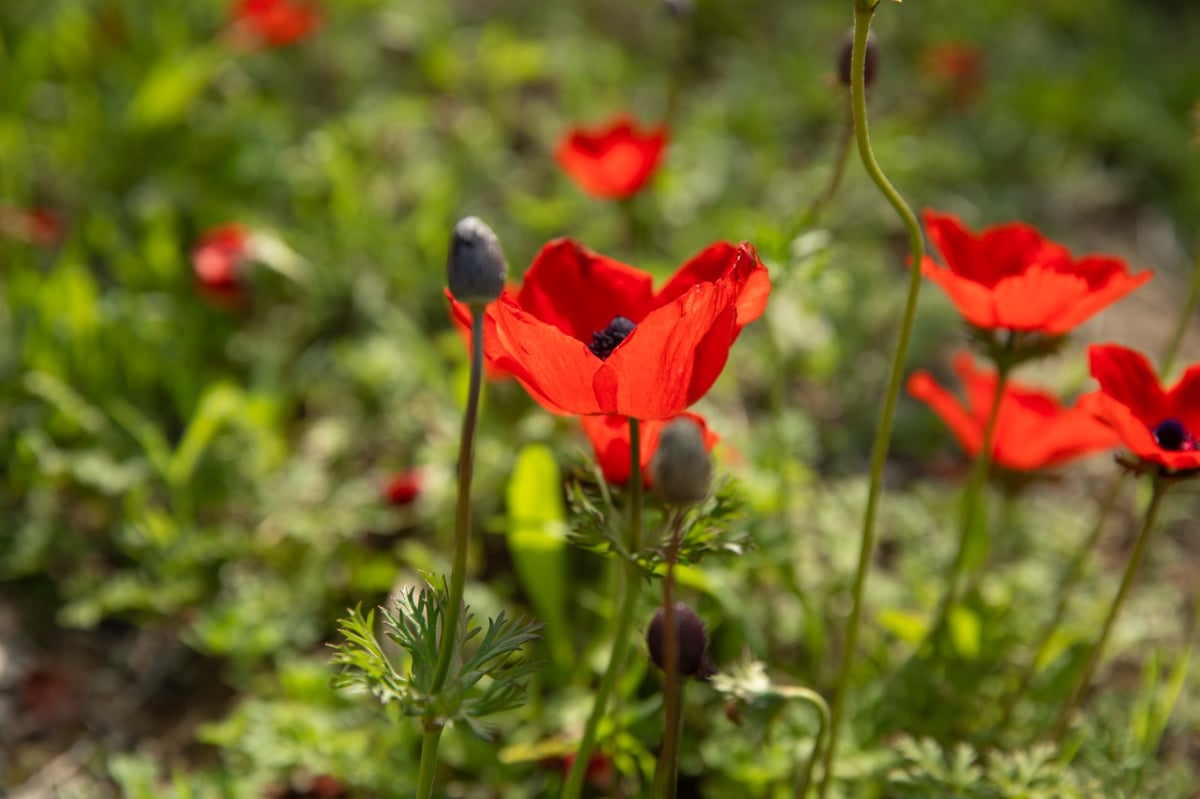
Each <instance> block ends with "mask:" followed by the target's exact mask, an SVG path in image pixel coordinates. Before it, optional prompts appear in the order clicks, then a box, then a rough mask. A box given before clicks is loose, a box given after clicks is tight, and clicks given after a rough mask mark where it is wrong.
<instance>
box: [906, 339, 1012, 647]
mask: <svg viewBox="0 0 1200 799" xmlns="http://www.w3.org/2000/svg"><path fill="white" fill-rule="evenodd" d="M1011 341H1012V339H1011V337H1010V339H1009V342H1010V344H1011ZM1009 368H1010V367H1009V365H1008V364H1006V363H1003V362H1001V363H997V364H996V387H995V389H994V390H993V392H992V400H991V405H990V407H989V408H988V417H987V422H986V423H985V424H984V426H983V441H982V442H981V443H980V445H979V447H980V448H979V454H978V455H977V456H975V465H974V468H972V470H971V479H970V481H969V482H968V483H967V487H966V490H965V491H963V498H962V518H961V519H960V520H959V528H958V547H957V550H956V551H955V553H954V560H953V561H951V562H950V568H949V570H947V572H946V578H945V585H946V593H945V595H944V596H943V597H942V602H941V604H940V605H939V606H938V612H937V615H935V616H934V622H933V624H932V625H930V627H929V630H930V633H929V635H928V636H927V637H926V641H930V642H933V643H934V644H935V645H936V643H937V639H938V637H939V636H940V635H941V634H942V632H943V631H944V630H945V628H946V624H947V622H948V621H949V619H950V612H951V611H952V610H953V609H954V606H955V605H957V604H958V602H959V599H960V594H961V593H962V585H961V584H962V579H963V572H964V571H966V567H967V561H968V557H967V556H968V554H969V553H970V550H971V546H970V545H971V536H972V534H973V533H974V531H975V529H976V525H977V524H978V519H979V516H980V513H981V511H982V508H983V492H984V490H985V489H986V488H987V478H988V474H989V472H990V471H991V467H992V449H993V448H994V446H995V439H996V422H997V421H998V420H999V418H1000V406H1001V404H1002V400H1003V398H1004V387H1005V386H1006V385H1007V384H1008V373H1009Z"/></svg>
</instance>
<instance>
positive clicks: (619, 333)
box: [588, 316, 637, 361]
mask: <svg viewBox="0 0 1200 799" xmlns="http://www.w3.org/2000/svg"><path fill="white" fill-rule="evenodd" d="M636 327H637V325H635V324H634V323H633V322H631V321H629V320H628V319H626V318H625V317H624V316H614V317H613V319H612V321H611V322H609V323H608V327H606V328H604V329H603V330H597V331H596V332H595V333H592V343H591V344H589V345H588V349H589V350H591V351H592V354H593V355H595V356H596V357H597V358H599V359H600V360H602V361H603V360H605V359H606V358H608V356H610V355H612V352H613V350H615V349H616V348H617V345H618V344H620V343H621V342H622V341H624V340H625V339H626V338H627V337H628V336H629V334H630V333H632V332H633V330H634V328H636Z"/></svg>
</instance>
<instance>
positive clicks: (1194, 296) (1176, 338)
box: [1158, 249, 1200, 380]
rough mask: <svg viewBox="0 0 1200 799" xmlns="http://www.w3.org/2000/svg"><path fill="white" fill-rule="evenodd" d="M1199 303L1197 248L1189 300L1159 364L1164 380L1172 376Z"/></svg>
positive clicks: (1199, 257)
mask: <svg viewBox="0 0 1200 799" xmlns="http://www.w3.org/2000/svg"><path fill="white" fill-rule="evenodd" d="M1197 303H1200V249H1198V250H1196V262H1195V265H1194V266H1193V267H1192V282H1191V286H1190V288H1189V290H1188V297H1187V302H1185V303H1184V304H1183V309H1182V310H1181V311H1180V312H1179V318H1178V319H1177V320H1176V321H1175V331H1174V332H1173V333H1172V334H1171V340H1170V342H1169V343H1168V344H1167V349H1166V351H1165V352H1164V353H1163V356H1162V363H1161V364H1160V366H1159V370H1158V373H1159V374H1160V375H1162V376H1163V379H1164V380H1165V379H1167V378H1169V377H1170V376H1171V367H1173V366H1174V365H1175V356H1176V355H1178V354H1179V344H1180V343H1181V342H1182V341H1183V334H1184V333H1186V332H1187V329H1188V326H1189V325H1190V324H1191V322H1192V312H1193V311H1195V310H1196V304H1197Z"/></svg>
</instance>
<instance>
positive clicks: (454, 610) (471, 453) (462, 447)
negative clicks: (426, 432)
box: [417, 305, 483, 799]
mask: <svg viewBox="0 0 1200 799" xmlns="http://www.w3.org/2000/svg"><path fill="white" fill-rule="evenodd" d="M468 310H469V312H470V314H471V382H470V386H469V387H468V389H467V409H466V412H465V413H464V415H463V424H462V438H461V439H460V440H459V445H458V497H457V500H458V502H457V504H456V506H455V513H454V564H453V566H452V567H451V571H450V592H449V596H448V598H447V604H446V607H445V609H444V614H445V615H444V616H443V617H442V637H441V640H440V641H439V642H438V646H439V648H438V659H437V664H436V665H435V666H434V670H433V680H432V682H431V683H430V690H431V692H432V693H433V695H434V696H439V695H440V694H441V692H442V689H443V688H444V687H445V686H446V680H447V678H448V677H449V674H450V663H451V661H452V660H453V659H454V653H455V650H457V648H458V625H459V620H460V619H461V617H462V602H463V589H464V588H465V587H466V582H467V550H468V549H470V546H471V474H472V472H473V471H474V465H475V428H476V426H477V422H478V418H479V391H480V387H481V385H482V383H483V307H482V306H480V305H472V306H470V307H469V309H468ZM421 721H422V723H423V725H424V727H425V736H424V737H423V738H422V740H421V771H420V774H419V776H418V779H417V784H418V786H421V787H420V788H419V789H418V793H417V796H418V799H425V797H429V796H432V795H433V772H434V770H435V768H436V766H437V748H438V743H439V741H440V739H441V736H442V724H441V722H440V721H439V720H438V719H437V718H436V713H435V712H434V711H433V710H430V711H429V712H427V713H426V714H425V715H424V716H422V718H421ZM435 731H436V732H435Z"/></svg>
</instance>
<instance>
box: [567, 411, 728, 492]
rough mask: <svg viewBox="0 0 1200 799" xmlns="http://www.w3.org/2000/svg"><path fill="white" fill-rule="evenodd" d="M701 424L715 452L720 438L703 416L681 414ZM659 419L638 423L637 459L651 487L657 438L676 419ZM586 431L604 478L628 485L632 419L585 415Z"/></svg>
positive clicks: (615, 483) (709, 449) (644, 478)
mask: <svg viewBox="0 0 1200 799" xmlns="http://www.w3.org/2000/svg"><path fill="white" fill-rule="evenodd" d="M680 416H686V417H687V418H689V419H691V420H692V421H693V422H695V423H696V424H698V425H699V426H700V431H701V433H702V434H703V435H704V448H705V449H706V450H708V451H709V452H711V451H712V448H713V445H714V444H716V443H717V441H718V440H720V437H719V436H718V435H717V434H716V433H714V432H713V431H711V430H709V429H708V424H707V423H706V422H705V421H704V417H703V416H700V415H699V414H695V413H682V414H680ZM678 418H679V416H676V417H673V418H672V419H657V420H654V421H649V422H642V423H640V424H639V425H638V447H639V449H638V460H639V461H640V463H641V466H642V483H643V484H644V485H645V486H646V487H647V488H649V487H650V485H651V482H652V481H651V479H650V459H651V458H652V457H654V452H655V450H657V449H658V439H659V436H660V435H662V431H663V428H664V427H666V426H667V425H668V424H670V423H671V422H672V421H674V419H678ZM583 432H585V433H587V437H588V439H589V440H590V441H591V442H592V451H593V452H595V453H596V462H597V463H599V464H600V471H601V472H602V473H603V474H604V479H605V480H606V481H607V482H609V483H613V484H614V485H625V484H626V483H628V482H629V471H630V465H631V464H630V462H629V420H628V419H627V418H625V417H624V416H585V417H583Z"/></svg>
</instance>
